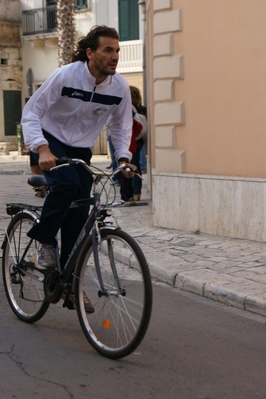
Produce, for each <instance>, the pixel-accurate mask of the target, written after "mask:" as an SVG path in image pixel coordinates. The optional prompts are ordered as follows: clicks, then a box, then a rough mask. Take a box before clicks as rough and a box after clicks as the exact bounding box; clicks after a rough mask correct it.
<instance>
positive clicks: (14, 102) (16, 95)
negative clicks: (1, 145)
mask: <svg viewBox="0 0 266 399" xmlns="http://www.w3.org/2000/svg"><path fill="white" fill-rule="evenodd" d="M20 119H21V92H20V91H15V90H10V91H6V90H4V121H5V136H16V134H17V124H18V123H19V122H20Z"/></svg>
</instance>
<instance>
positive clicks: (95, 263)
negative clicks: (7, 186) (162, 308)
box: [2, 158, 152, 359]
mask: <svg viewBox="0 0 266 399" xmlns="http://www.w3.org/2000/svg"><path fill="white" fill-rule="evenodd" d="M69 165H70V166H71V165H82V166H83V167H84V168H85V169H86V170H87V171H88V173H92V174H93V190H92V191H93V195H92V197H91V198H85V199H84V200H78V201H75V202H74V203H73V204H72V205H71V206H82V205H84V204H86V205H88V204H89V205H91V206H92V209H91V210H90V213H89V215H88V218H87V220H86V221H85V223H84V227H83V229H82V231H81V233H80V235H79V237H78V239H77V241H76V243H75V245H74V247H73V250H72V252H71V254H70V257H69V259H68V261H67V263H66V265H65V267H64V269H63V270H61V268H60V261H59V251H60V249H59V247H58V248H56V249H55V259H56V268H55V269H52V270H49V269H47V270H38V267H37V266H38V265H37V251H38V248H39V245H40V244H39V243H38V242H37V241H35V240H33V239H30V238H29V237H28V236H27V232H28V231H29V230H30V228H31V227H32V226H33V225H34V224H35V223H38V222H39V218H40V212H41V209H42V207H41V206H35V205H29V204H16V203H9V204H6V211H7V214H8V215H10V216H11V221H10V223H9V225H8V227H7V230H6V234H5V239H4V242H3V245H2V249H3V265H2V267H3V281H4V288H5V293H6V296H7V299H8V302H9V305H10V307H11V309H12V311H13V312H14V313H15V315H16V316H17V317H18V318H19V319H20V320H22V321H24V322H28V323H34V322H36V321H38V320H40V319H41V318H42V317H43V316H44V314H45V313H46V311H47V310H48V308H49V306H50V304H55V303H58V302H59V301H60V299H61V298H62V299H63V301H64V302H63V306H66V305H67V304H68V301H69V300H70V297H71V296H72V297H73V296H74V298H75V308H76V311H77V314H78V319H79V323H80V325H81V328H82V330H83V333H84V334H85V336H86V338H87V340H88V341H89V343H90V344H91V345H92V347H93V348H94V349H95V350H96V351H98V352H99V353H100V354H101V355H103V356H106V357H108V358H112V359H118V358H122V357H125V356H127V355H129V354H130V353H132V352H133V351H134V350H135V349H136V348H137V347H138V345H139V344H140V343H141V341H142V340H143V338H144V336H145V333H146V331H147V329H148V325H149V321H150V317H151V311H152V284H151V277H150V272H149V267H148V264H147V261H146V258H145V256H144V254H143V252H142V250H141V248H140V246H139V245H138V243H137V242H136V241H135V239H134V238H132V237H131V236H130V235H129V234H128V233H126V232H125V231H123V230H122V229H121V228H120V227H119V226H118V225H117V223H114V221H113V219H112V218H114V219H115V217H114V215H113V212H112V209H111V206H110V205H108V204H104V205H103V204H101V202H100V199H101V193H102V192H103V190H104V187H105V186H106V183H104V184H103V183H102V189H101V190H99V187H98V184H99V182H100V181H101V180H102V179H103V178H104V177H107V180H108V179H109V178H110V177H112V176H113V175H114V174H115V173H118V172H119V171H120V170H121V168H124V169H125V168H126V166H125V165H122V166H121V167H120V168H119V169H117V170H116V171H115V172H105V171H100V170H95V167H92V166H91V165H90V166H89V165H87V164H86V163H85V162H84V161H82V160H80V159H66V158H65V159H61V160H58V163H57V166H56V167H55V168H59V167H65V166H69ZM55 168H53V169H55ZM131 170H133V169H131ZM133 171H135V170H133ZM43 179H44V177H43V176H31V178H29V183H30V184H32V185H33V186H34V185H35V187H37V186H38V185H40V186H44V185H45V184H44V183H45V181H44V180H43ZM46 189H47V190H48V191H49V187H48V186H47V185H46ZM71 275H72V276H73V282H72V283H71V284H69V283H68V281H69V277H70V276H71ZM84 292H85V293H86V295H87V297H88V298H89V300H90V302H91V303H92V304H93V307H94V312H93V313H91V314H87V313H86V312H85V308H84V303H83V293H84Z"/></svg>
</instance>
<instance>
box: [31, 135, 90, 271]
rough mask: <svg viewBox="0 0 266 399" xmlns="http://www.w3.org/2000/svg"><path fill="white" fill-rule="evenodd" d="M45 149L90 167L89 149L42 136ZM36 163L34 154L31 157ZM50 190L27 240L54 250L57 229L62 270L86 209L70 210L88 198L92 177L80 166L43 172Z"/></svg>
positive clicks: (82, 221) (86, 211)
mask: <svg viewBox="0 0 266 399" xmlns="http://www.w3.org/2000/svg"><path fill="white" fill-rule="evenodd" d="M43 133H44V136H45V138H46V139H47V140H48V142H49V148H50V151H51V152H52V154H53V155H55V156H56V157H57V158H62V157H68V158H81V159H83V160H84V161H85V162H86V163H88V164H90V159H91V156H92V153H91V150H90V148H78V147H69V146H67V145H65V144H63V143H61V142H60V141H59V140H57V139H56V138H54V137H53V136H52V135H51V134H49V133H47V132H43ZM34 156H35V157H36V160H37V161H38V154H34ZM43 174H44V176H45V178H46V180H47V182H48V184H49V186H50V187H51V191H50V193H49V194H48V196H47V197H46V199H45V202H44V205H43V209H42V214H41V218H40V223H38V224H36V225H35V226H33V227H32V229H31V230H30V231H29V232H28V236H29V237H31V238H34V239H36V240H37V241H39V242H40V243H41V244H53V245H54V247H56V246H57V239H56V236H57V233H58V231H59V229H61V267H62V268H63V267H64V265H65V263H66V261H67V259H68V257H69V255H70V253H71V250H72V248H73V246H74V244H75V242H76V240H77V238H78V236H79V233H80V231H81V229H82V227H83V225H84V223H85V220H86V218H87V216H88V212H89V207H88V206H83V207H78V208H70V209H69V207H70V204H71V203H72V202H73V201H74V200H77V199H83V198H88V197H90V191H91V186H92V175H91V174H90V173H88V172H87V171H86V170H85V169H84V168H83V167H82V166H81V165H76V166H66V167H62V168H59V169H57V170H54V171H43Z"/></svg>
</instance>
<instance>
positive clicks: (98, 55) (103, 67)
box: [86, 37, 120, 83]
mask: <svg viewBox="0 0 266 399" xmlns="http://www.w3.org/2000/svg"><path fill="white" fill-rule="evenodd" d="M119 50H120V48H119V42H118V40H117V39H112V38H110V37H99V46H98V48H97V50H96V51H91V49H90V48H87V50H86V54H87V57H88V58H89V69H90V72H91V74H92V75H93V76H94V77H95V78H96V81H97V79H98V80H99V81H98V82H97V83H100V82H101V81H103V80H104V79H105V78H106V77H107V76H108V75H114V74H115V71H116V67H117V63H118V60H119Z"/></svg>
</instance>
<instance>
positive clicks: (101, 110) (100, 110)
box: [93, 108, 107, 116]
mask: <svg viewBox="0 0 266 399" xmlns="http://www.w3.org/2000/svg"><path fill="white" fill-rule="evenodd" d="M106 111H107V108H96V109H95V110H94V111H93V114H94V115H97V116H102V115H103V114H104V113H105V112H106Z"/></svg>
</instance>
